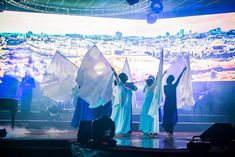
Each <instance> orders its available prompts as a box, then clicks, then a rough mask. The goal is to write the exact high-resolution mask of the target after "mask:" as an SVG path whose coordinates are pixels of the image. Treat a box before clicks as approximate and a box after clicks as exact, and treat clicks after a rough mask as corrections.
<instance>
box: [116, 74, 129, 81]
mask: <svg viewBox="0 0 235 157" xmlns="http://www.w3.org/2000/svg"><path fill="white" fill-rule="evenodd" d="M118 77H119V78H120V80H121V81H122V83H126V81H127V80H128V76H127V75H126V74H125V73H120V74H119V75H118Z"/></svg>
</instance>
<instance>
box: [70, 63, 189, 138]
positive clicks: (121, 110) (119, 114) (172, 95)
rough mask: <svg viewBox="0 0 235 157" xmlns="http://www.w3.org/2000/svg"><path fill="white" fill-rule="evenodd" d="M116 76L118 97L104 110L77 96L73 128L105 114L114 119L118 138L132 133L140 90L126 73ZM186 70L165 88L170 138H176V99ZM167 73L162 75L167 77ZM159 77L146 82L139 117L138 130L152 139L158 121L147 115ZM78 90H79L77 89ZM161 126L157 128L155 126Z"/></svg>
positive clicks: (165, 117) (165, 115)
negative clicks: (135, 94) (135, 99)
mask: <svg viewBox="0 0 235 157" xmlns="http://www.w3.org/2000/svg"><path fill="white" fill-rule="evenodd" d="M112 70H113V73H114V76H115V81H114V84H115V87H114V88H115V97H114V99H113V100H112V101H111V102H109V103H107V104H106V105H103V106H100V107H102V108H103V109H100V110H99V108H100V107H98V109H95V110H94V109H90V108H89V107H88V106H89V104H88V103H87V102H86V101H84V100H83V99H82V98H80V97H79V96H77V97H76V100H75V101H76V109H75V113H74V116H73V119H72V122H71V125H72V126H73V127H78V125H79V121H80V120H93V119H94V118H97V116H95V115H97V114H95V113H97V110H98V113H100V112H103V113H101V114H99V116H100V115H103V116H108V117H111V119H112V120H113V121H114V122H115V133H116V135H122V136H125V135H127V134H129V133H131V131H132V127H131V123H132V92H134V91H137V86H136V85H135V84H134V83H133V82H129V81H128V76H127V74H125V73H123V72H122V73H120V74H119V75H118V74H117V73H116V71H115V69H114V68H112ZM185 70H186V67H185V68H184V69H183V70H182V72H181V73H180V75H179V77H178V78H177V80H176V81H175V83H173V81H174V80H175V77H174V76H173V75H169V76H168V77H167V79H166V85H164V94H165V103H164V108H163V109H164V110H163V123H162V127H163V128H164V129H165V131H166V132H167V135H168V137H173V131H174V126H175V124H176V123H177V120H178V117H177V100H176V88H177V85H178V84H179V81H180V79H181V77H182V75H183V73H184V72H185ZM165 73H166V71H165V72H164V74H163V75H162V77H163V76H164V75H165ZM157 79H159V78H157V77H154V76H149V77H148V78H147V79H146V85H145V87H144V91H143V92H144V94H145V97H144V101H143V107H142V111H141V115H140V124H139V130H140V131H142V132H143V133H144V134H147V135H148V136H149V137H156V136H157V135H158V133H159V121H155V120H154V117H152V116H150V115H149V114H148V111H149V108H150V104H151V102H152V99H153V97H154V89H155V88H156V82H157ZM75 89H79V88H75ZM156 125H157V127H158V129H155V128H154V126H156Z"/></svg>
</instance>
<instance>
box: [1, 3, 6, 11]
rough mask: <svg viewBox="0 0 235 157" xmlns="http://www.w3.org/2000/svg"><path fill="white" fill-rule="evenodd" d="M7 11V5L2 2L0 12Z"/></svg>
mask: <svg viewBox="0 0 235 157" xmlns="http://www.w3.org/2000/svg"><path fill="white" fill-rule="evenodd" d="M5 9H6V3H5V2H2V1H0V12H3V11H4V10H5Z"/></svg>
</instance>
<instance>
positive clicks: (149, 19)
mask: <svg viewBox="0 0 235 157" xmlns="http://www.w3.org/2000/svg"><path fill="white" fill-rule="evenodd" d="M156 21H157V15H156V14H153V13H148V14H147V23H148V24H153V23H155V22H156Z"/></svg>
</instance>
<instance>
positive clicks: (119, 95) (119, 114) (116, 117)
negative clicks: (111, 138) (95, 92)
mask: <svg viewBox="0 0 235 157" xmlns="http://www.w3.org/2000/svg"><path fill="white" fill-rule="evenodd" d="M112 70H113V72H114V76H115V78H116V82H117V91H116V96H115V98H114V103H113V111H112V115H111V118H112V120H113V121H114V122H115V133H116V134H121V135H125V134H128V133H130V132H131V116H132V113H131V108H132V91H136V90H137V87H136V86H135V85H134V83H132V82H129V83H128V82H127V80H128V76H127V75H126V74H125V73H120V74H119V75H117V73H116V72H115V70H114V69H113V68H112Z"/></svg>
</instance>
